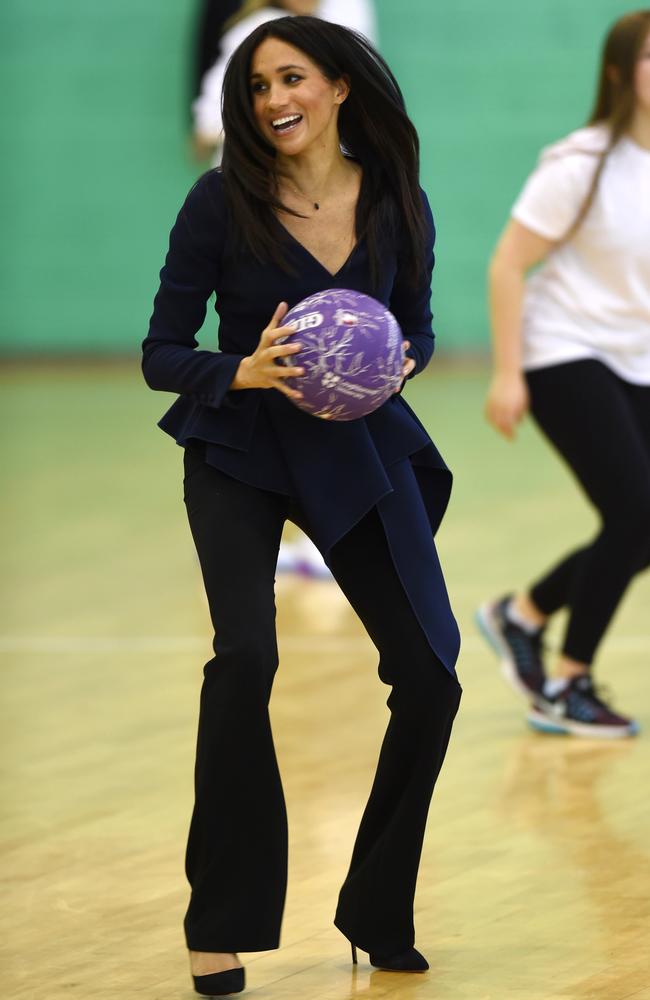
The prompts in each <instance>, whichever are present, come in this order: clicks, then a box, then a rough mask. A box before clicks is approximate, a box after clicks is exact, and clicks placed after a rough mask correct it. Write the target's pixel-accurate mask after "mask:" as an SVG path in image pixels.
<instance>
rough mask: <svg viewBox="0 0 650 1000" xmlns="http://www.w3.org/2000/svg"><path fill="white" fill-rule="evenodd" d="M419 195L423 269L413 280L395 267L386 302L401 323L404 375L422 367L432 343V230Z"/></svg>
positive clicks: (425, 203)
mask: <svg viewBox="0 0 650 1000" xmlns="http://www.w3.org/2000/svg"><path fill="white" fill-rule="evenodd" d="M421 197H422V206H423V209H424V221H425V228H426V242H425V249H424V270H423V273H422V276H421V277H420V279H419V281H418V282H417V283H414V282H413V281H412V280H409V275H407V274H406V273H405V272H404V270H403V269H400V270H398V273H397V275H396V278H395V284H394V285H393V290H392V292H391V297H390V302H389V306H388V307H389V309H390V311H391V312H392V313H393V315H394V316H395V319H396V320H397V322H398V323H399V325H400V327H401V330H402V336H403V337H404V340H405V342H406V344H405V346H406V359H410V361H411V362H412V364H409V362H408V360H407V361H406V362H405V373H404V375H405V378H413V376H414V375H418V374H419V373H420V372H421V371H423V370H424V369H425V368H426V366H427V365H428V363H429V360H430V359H431V355H432V354H433V346H434V335H433V330H432V326H431V324H432V320H433V317H432V315H431V274H432V272H433V267H434V263H435V258H434V253H433V246H434V243H435V238H436V230H435V226H434V224H433V216H432V215H431V209H430V207H429V201H428V199H427V196H426V195H425V193H424V191H422V192H421Z"/></svg>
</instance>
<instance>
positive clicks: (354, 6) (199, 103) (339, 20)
mask: <svg viewBox="0 0 650 1000" xmlns="http://www.w3.org/2000/svg"><path fill="white" fill-rule="evenodd" d="M287 14H297V15H301V14H302V15H305V14H307V15H313V16H317V17H320V18H322V20H324V21H331V22H333V23H334V24H342V25H343V26H344V27H346V28H351V29H352V30H353V31H359V32H361V34H362V35H364V36H365V37H366V38H368V40H369V41H371V42H373V43H376V40H377V28H376V19H375V15H374V6H373V2H372V0H245V2H244V3H243V4H240V5H239V10H237V12H236V13H235V14H234V16H233V17H231V18H230V20H229V21H228V22H227V23H226V24H225V26H224V27H225V30H224V32H223V35H222V37H221V41H220V54H219V58H218V59H217V60H216V62H214V64H213V65H212V66H211V68H210V69H209V70H208V72H206V73H205V75H204V77H203V80H202V83H201V87H200V92H199V96H198V97H197V99H196V100H195V101H194V103H193V105H192V113H193V116H194V151H195V154H196V155H197V157H198V158H199V159H208V158H210V159H211V161H212V163H213V165H214V166H218V164H219V163H220V161H221V146H222V143H223V122H222V120H221V91H222V88H223V79H224V74H225V72H226V66H227V65H228V60H229V59H230V57H231V56H232V54H233V52H234V51H235V50H236V49H237V48H238V47H239V45H240V44H241V43H242V42H243V41H244V39H245V38H247V37H248V35H250V34H251V32H252V31H254V30H255V28H257V27H259V25H261V24H264V23H265V22H266V21H271V20H272V19H273V18H277V17H286V16H287Z"/></svg>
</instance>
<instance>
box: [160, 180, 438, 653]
mask: <svg viewBox="0 0 650 1000" xmlns="http://www.w3.org/2000/svg"><path fill="white" fill-rule="evenodd" d="M422 210H423V214H424V217H425V220H426V226H427V234H428V235H427V245H426V263H427V267H426V276H425V278H424V279H423V280H422V281H421V282H420V283H419V285H418V286H417V287H413V285H412V283H409V281H408V280H407V279H408V275H407V274H405V273H404V268H403V267H402V266H401V262H400V245H399V239H398V240H390V239H388V238H387V239H386V240H385V241H384V245H383V247H382V274H381V283H380V287H379V288H374V289H373V288H372V285H371V276H370V263H369V259H368V250H367V246H366V242H365V240H364V239H363V238H362V239H361V240H359V242H358V243H357V244H356V246H355V247H354V249H353V250H352V252H351V254H350V256H349V257H348V259H347V261H346V262H345V264H344V265H343V266H342V267H341V268H340V270H339V271H337V272H336V274H331V273H330V272H329V271H328V270H327V269H326V268H325V267H324V266H323V265H322V264H321V263H320V262H319V261H318V260H316V258H315V257H314V256H313V255H312V254H311V253H309V251H308V250H307V249H306V248H305V247H304V246H302V244H301V243H299V242H298V241H297V240H296V239H295V238H294V237H293V236H292V235H291V234H290V233H289V232H288V230H286V229H285V228H284V227H283V226H281V225H280V223H279V222H278V238H279V239H281V240H282V241H283V245H284V249H285V252H286V255H287V259H288V261H289V262H290V264H291V266H292V268H293V269H294V270H295V273H294V274H289V273H287V272H286V271H285V270H283V269H282V268H281V267H279V266H277V265H274V264H268V263H264V264H262V263H260V262H259V261H257V260H256V259H255V257H254V256H253V255H252V254H251V253H250V252H246V251H242V250H240V249H235V245H234V241H233V240H232V239H231V234H230V226H231V221H230V213H229V211H228V208H227V204H226V196H225V192H224V187H223V179H222V175H221V173H220V171H219V170H212V171H210V172H208V173H207V174H205V175H204V176H203V177H202V178H201V179H200V180H199V181H198V182H197V184H196V185H195V186H194V187H193V188H192V190H191V191H190V193H189V195H188V197H187V199H186V201H185V203H184V205H183V207H182V208H181V211H180V213H179V215H178V218H177V219H176V223H175V225H174V227H173V229H172V231H171V236H170V243H169V252H168V254H167V257H166V260H165V265H164V267H163V269H162V271H161V272H160V288H159V290H158V293H157V295H156V297H155V300H154V309H153V315H152V317H151V323H150V328H149V333H148V336H147V337H146V339H145V341H144V343H143V372H144V375H145V379H146V381H147V383H148V385H149V386H150V387H151V388H153V389H161V390H165V391H168V392H175V393H178V395H179V398H178V399H177V400H176V402H175V403H174V404H173V405H172V407H171V408H170V409H169V410H168V411H167V412H166V413H165V415H164V416H163V418H162V419H161V421H160V423H159V426H160V427H161V428H162V429H163V430H164V431H166V432H167V433H168V434H170V435H171V436H172V437H173V438H174V439H175V440H176V441H177V443H178V444H180V445H183V446H185V445H187V444H191V443H192V442H195V441H200V442H204V444H205V455H206V461H208V462H209V463H210V464H211V465H214V466H216V467H217V468H219V469H221V470H222V471H223V472H225V473H227V474H228V475H231V476H234V477H235V478H237V479H240V480H241V481H243V482H246V483H248V484H250V485H252V486H255V487H259V488H261V489H267V490H272V491H275V492H279V493H283V494H286V495H288V496H291V497H293V498H295V500H297V502H298V503H299V504H300V506H301V509H302V510H303V512H304V515H305V518H306V520H307V524H308V525H309V529H310V533H311V535H312V537H313V538H314V541H315V542H316V544H317V545H318V546H319V548H320V549H321V551H322V552H323V554H324V555H325V557H326V558H327V555H328V553H329V550H330V549H331V548H332V546H333V545H334V544H335V543H336V541H338V540H339V539H340V538H342V537H343V536H344V535H345V534H346V533H347V532H348V531H349V530H350V528H352V527H353V526H354V524H356V523H357V522H358V521H359V520H360V519H361V517H363V516H364V514H366V513H367V512H368V511H369V510H370V509H372V508H373V507H374V506H377V505H378V504H379V503H380V501H381V500H382V498H386V497H388V496H390V495H391V494H392V493H393V492H394V491H395V489H396V487H395V483H394V482H393V481H392V478H391V477H392V476H393V478H394V473H393V472H392V471H391V470H394V469H395V468H396V467H397V466H398V465H399V464H400V463H403V462H404V461H407V462H408V463H409V464H410V465H409V467H412V468H414V469H415V470H416V474H417V482H418V484H419V490H420V496H418V497H417V498H414V502H415V500H417V502H419V503H420V505H421V506H422V500H424V507H425V509H426V516H427V518H428V526H427V530H428V532H429V535H431V532H432V531H433V532H435V530H436V529H437V527H438V525H439V523H440V521H441V519H442V516H443V514H444V511H445V508H446V506H447V502H448V499H449V493H450V489H451V475H450V473H449V471H448V470H447V468H446V466H445V463H444V462H443V460H442V458H441V456H440V454H439V453H438V451H437V449H436V448H435V446H434V445H433V442H432V441H431V439H430V437H429V435H428V434H427V432H426V431H425V429H424V427H423V426H422V424H421V423H420V421H419V420H418V419H417V417H416V416H415V414H414V413H413V411H412V410H411V408H410V407H409V406H408V404H407V403H406V401H405V400H404V399H403V398H402V397H401V395H395V396H393V397H392V398H391V399H389V400H388V401H387V402H385V403H384V404H383V405H382V406H380V407H379V409H377V410H376V411H375V412H374V413H372V414H370V415H369V416H367V417H363V418H360V419H358V420H351V421H344V422H336V421H327V420H322V419H319V418H317V417H313V416H311V415H310V414H306V413H304V412H303V411H301V410H299V409H298V408H297V407H296V406H294V404H293V403H292V402H291V401H290V400H289V399H288V398H287V397H286V396H284V395H283V394H282V393H280V392H278V391H277V390H275V389H244V390H230V385H231V383H232V381H233V379H234V376H235V373H236V371H237V368H238V366H239V363H240V361H241V359H242V358H243V357H245V356H246V355H250V354H252V353H253V351H254V350H255V348H256V346H257V344H258V342H259V338H260V335H261V333H262V330H263V329H264V328H265V327H266V325H267V324H268V322H269V320H270V318H271V316H272V315H273V312H274V310H275V309H276V308H277V305H278V303H279V302H281V301H286V302H288V304H289V307H290V308H291V306H293V305H295V304H296V303H297V302H299V301H300V300H301V299H303V298H305V297H306V296H307V295H312V294H313V293H314V292H320V291H323V290H324V289H326V288H350V289H354V290H356V291H359V292H364V293H366V294H370V295H373V296H374V297H375V298H376V299H378V300H379V301H381V302H382V303H383V304H384V305H386V306H387V307H388V308H389V309H390V310H391V312H392V313H393V314H394V316H395V317H396V319H397V321H398V322H399V324H400V327H401V329H402V333H403V336H404V338H405V339H407V340H409V341H410V344H411V347H410V349H409V352H408V353H409V355H410V356H411V357H412V358H413V359H414V360H415V363H416V365H415V369H414V372H413V374H417V373H418V372H420V371H421V370H422V369H423V368H424V367H425V366H426V364H427V362H428V361H429V359H430V357H431V354H432V352H433V344H434V337H433V332H432V328H431V322H432V317H431V311H430V296H431V288H430V284H431V271H432V269H433V263H434V257H433V243H434V235H435V231H434V225H433V219H432V216H431V210H430V208H429V203H428V200H427V198H426V195H425V194H424V192H422ZM213 292H214V293H216V304H215V309H216V311H217V313H218V314H219V320H220V322H219V339H218V346H219V351H218V352H212V351H206V350H198V349H197V348H198V342H197V340H196V333H197V331H198V330H200V328H201V326H202V325H203V321H204V319H205V315H206V304H207V301H208V299H209V298H210V296H211V294H212V293H213ZM411 478H412V477H411ZM388 506H390V505H387V507H388ZM388 520H389V522H390V517H389V519H388ZM384 523H385V528H386V531H387V534H388V535H389V540H390V534H391V527H390V523H386V519H385V518H384ZM397 532H398V528H397V525H395V537H397ZM393 551H394V547H393ZM400 561H401V560H400ZM442 586H443V589H444V583H443V584H442ZM445 599H446V593H445ZM452 620H453V619H452ZM454 628H455V625H454ZM427 631H428V630H427ZM438 631H439V629H438ZM452 631H453V629H452ZM455 641H457V640H454V639H453V637H450V640H449V642H450V646H449V649H448V650H447V651H446V652H445V653H444V655H443V654H441V652H440V643H439V642H438V643H437V645H436V646H435V647H434V648H436V651H437V652H438V654H439V655H440V656H441V658H442V659H443V662H445V663H446V665H447V666H448V667H449V669H452V670H453V660H455V653H454V652H453V650H452V647H453V646H454V642H455ZM456 652H457V648H456Z"/></svg>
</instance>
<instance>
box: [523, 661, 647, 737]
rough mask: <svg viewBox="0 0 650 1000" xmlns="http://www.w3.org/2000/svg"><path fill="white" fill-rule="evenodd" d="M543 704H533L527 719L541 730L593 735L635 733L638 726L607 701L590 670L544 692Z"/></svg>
mask: <svg viewBox="0 0 650 1000" xmlns="http://www.w3.org/2000/svg"><path fill="white" fill-rule="evenodd" d="M544 700H545V705H544V707H542V706H541V705H539V704H538V705H536V706H534V707H533V708H532V709H531V711H530V712H529V713H528V722H529V724H530V725H531V726H532V727H533V729H537V730H539V731H540V732H543V733H571V734H572V735H574V736H586V737H591V738H592V739H610V740H611V739H620V738H622V737H625V736H635V735H636V733H638V731H639V727H638V725H637V723H636V722H635V721H634V719H626V718H625V716H624V715H619V714H618V713H617V712H615V711H614V710H613V709H611V708H610V707H609V705H607V704H606V702H605V701H604V700H603V696H602V693H601V692H599V691H598V689H597V688H596V686H595V685H594V682H593V680H592V678H591V677H590V676H589V674H581V675H580V676H578V677H572V678H571V679H570V680H569V681H567V684H566V686H565V687H563V688H562V689H561V690H560V691H558V692H557V693H556V694H552V695H551V694H545V695H544Z"/></svg>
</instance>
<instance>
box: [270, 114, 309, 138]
mask: <svg viewBox="0 0 650 1000" xmlns="http://www.w3.org/2000/svg"><path fill="white" fill-rule="evenodd" d="M301 121H302V115H285V117H284V118H275V119H274V121H272V122H271V128H272V129H273V131H274V132H276V133H277V134H278V135H285V134H286V133H287V132H293V130H294V129H295V128H296V127H297V126H298V125H299V124H300V122H301Z"/></svg>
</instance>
